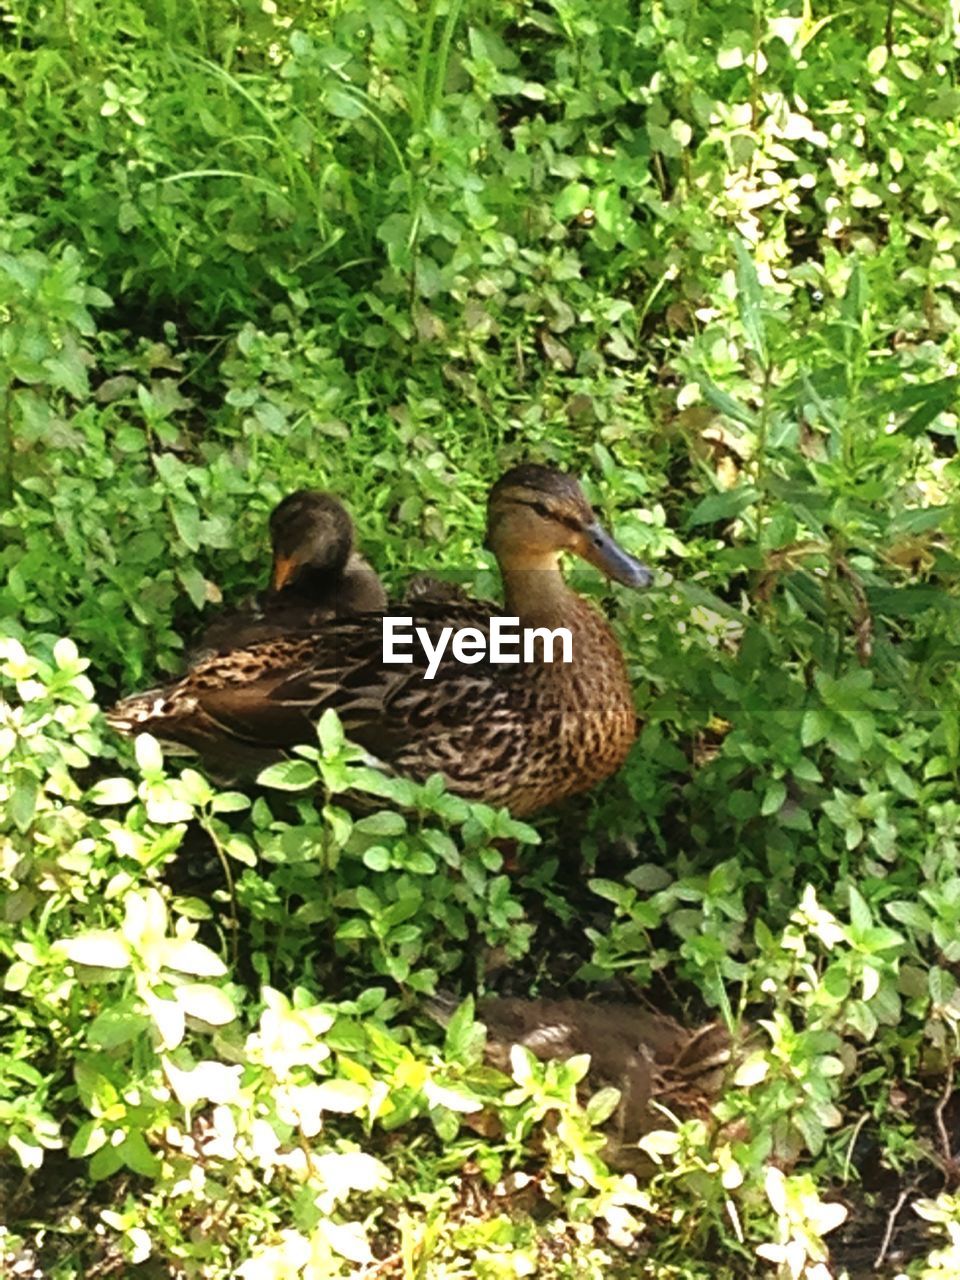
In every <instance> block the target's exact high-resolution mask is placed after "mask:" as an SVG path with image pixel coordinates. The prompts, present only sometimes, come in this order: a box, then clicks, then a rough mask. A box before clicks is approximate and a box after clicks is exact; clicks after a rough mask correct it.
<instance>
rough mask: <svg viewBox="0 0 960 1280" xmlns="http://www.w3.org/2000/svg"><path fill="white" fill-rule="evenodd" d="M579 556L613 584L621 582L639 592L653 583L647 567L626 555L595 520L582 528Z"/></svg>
mask: <svg viewBox="0 0 960 1280" xmlns="http://www.w3.org/2000/svg"><path fill="white" fill-rule="evenodd" d="M580 554H581V555H582V556H583V558H584V560H586V561H587V563H588V564H592V565H594V566H595V567H596V568H597V569H599V570H600V572H601V573H605V574H606V576H607V577H608V578H612V579H613V580H614V582H622V583H623V585H624V586H625V587H635V588H636V589H637V590H638V591H639V590H642V589H643V588H644V587H649V586H650V584H651V583H652V582H653V574H652V573H651V572H650V570H649V569H648V568H647V566H646V565H645V564H641V563H640V561H639V560H634V558H633V556H631V555H628V554H627V552H626V551H624V549H623V547H621V546H619V545H618V544H617V543H616V542H614V540H613V538H611V537H610V534H609V533H607V531H606V529H604V527H603V526H602V525H601V524H600V523H599V522H598V521H596V520H594V522H593V523H592V524H588V525H585V526H584V530H583V549H582V551H581V552H580Z"/></svg>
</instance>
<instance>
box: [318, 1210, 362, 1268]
mask: <svg viewBox="0 0 960 1280" xmlns="http://www.w3.org/2000/svg"><path fill="white" fill-rule="evenodd" d="M317 1231H318V1232H319V1233H320V1234H321V1235H322V1236H323V1237H324V1239H325V1240H326V1242H327V1244H328V1245H329V1246H330V1248H331V1249H332V1250H333V1251H334V1253H338V1254H339V1255H340V1256H341V1258H346V1259H347V1260H348V1262H355V1263H357V1264H358V1265H364V1264H366V1263H370V1262H372V1261H373V1254H372V1252H371V1250H370V1245H369V1243H368V1241H367V1233H366V1232H365V1231H364V1229H363V1226H362V1225H361V1224H360V1223H359V1222H334V1221H333V1219H332V1218H321V1219H320V1221H319V1222H318V1223H317Z"/></svg>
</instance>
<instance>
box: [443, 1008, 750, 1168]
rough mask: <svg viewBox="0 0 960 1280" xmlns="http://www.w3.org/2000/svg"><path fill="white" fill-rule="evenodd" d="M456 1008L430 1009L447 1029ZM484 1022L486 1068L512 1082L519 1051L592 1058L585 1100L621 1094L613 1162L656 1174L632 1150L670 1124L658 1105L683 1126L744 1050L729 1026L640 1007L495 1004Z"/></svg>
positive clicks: (612, 1127)
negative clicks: (607, 1092) (611, 1091)
mask: <svg viewBox="0 0 960 1280" xmlns="http://www.w3.org/2000/svg"><path fill="white" fill-rule="evenodd" d="M456 1004H457V1001H456V1000H455V999H453V998H451V997H450V996H448V995H447V994H445V993H441V994H440V995H438V996H435V997H432V998H431V999H430V1000H428V1001H427V1005H426V1009H427V1012H428V1013H429V1014H430V1016H431V1017H433V1018H435V1019H436V1020H437V1021H438V1022H439V1023H441V1024H442V1025H446V1023H447V1022H449V1020H450V1017H451V1015H452V1013H453V1012H454V1009H455V1008H456ZM477 1017H478V1018H479V1019H480V1020H481V1021H482V1022H483V1023H484V1024H485V1025H486V1029H487V1040H486V1045H485V1047H484V1057H485V1059H486V1061H487V1062H488V1063H489V1064H490V1065H491V1066H494V1067H496V1068H497V1069H498V1070H499V1071H503V1072H504V1073H506V1074H509V1073H510V1049H511V1046H512V1045H515V1044H519V1045H523V1046H524V1047H525V1048H527V1049H529V1050H530V1052H531V1053H532V1054H533V1055H534V1057H536V1058H539V1059H541V1061H544V1062H546V1061H549V1060H551V1059H561V1060H564V1059H567V1058H572V1057H574V1056H575V1055H577V1054H582V1053H586V1054H589V1055H590V1069H589V1073H588V1075H587V1077H586V1079H585V1081H584V1086H583V1089H584V1093H585V1094H586V1095H589V1094H590V1093H594V1092H596V1091H597V1090H598V1089H601V1088H604V1087H607V1086H612V1087H613V1088H615V1089H619V1091H620V1105H619V1107H618V1108H617V1111H616V1112H615V1113H614V1115H613V1117H611V1121H610V1123H609V1125H608V1126H607V1127H606V1132H607V1135H608V1146H607V1149H606V1151H605V1153H604V1155H605V1158H606V1159H607V1160H608V1161H609V1162H610V1163H611V1164H612V1165H614V1166H616V1167H622V1168H632V1169H635V1170H645V1171H649V1162H648V1161H647V1160H646V1159H645V1158H644V1157H643V1156H642V1155H641V1154H640V1153H638V1152H637V1151H636V1150H635V1149H632V1148H634V1144H636V1142H637V1140H638V1139H639V1138H641V1137H642V1136H643V1135H644V1134H645V1133H648V1132H649V1131H650V1130H651V1129H656V1128H662V1127H663V1126H664V1125H665V1124H666V1123H667V1121H666V1120H665V1117H664V1115H663V1112H662V1111H659V1110H658V1109H657V1108H656V1107H654V1106H653V1105H652V1103H654V1102H659V1103H660V1104H661V1105H662V1106H664V1107H666V1108H667V1109H668V1110H669V1111H670V1112H671V1113H673V1114H674V1115H677V1116H679V1117H681V1118H684V1117H686V1116H689V1115H691V1114H696V1113H697V1112H698V1111H700V1110H702V1109H703V1108H704V1107H705V1106H706V1105H707V1104H709V1103H710V1102H711V1101H713V1100H714V1099H715V1098H716V1097H717V1095H718V1094H719V1092H720V1090H721V1088H722V1086H723V1084H724V1081H725V1079H726V1076H727V1072H728V1069H729V1065H730V1061H731V1058H732V1057H734V1056H735V1053H736V1050H737V1046H736V1045H735V1044H734V1041H733V1040H732V1039H731V1036H730V1033H729V1032H728V1031H727V1029H726V1027H724V1026H723V1024H722V1023H719V1022H711V1023H706V1024H704V1025H702V1026H699V1027H696V1028H694V1029H692V1030H691V1029H690V1028H687V1027H684V1026H681V1025H680V1023H679V1022H677V1021H676V1020H675V1019H673V1018H671V1017H669V1016H668V1015H667V1014H663V1013H658V1012H655V1011H654V1010H652V1009H645V1008H642V1007H640V1006H638V1005H632V1004H624V1003H616V1004H600V1003H599V1002H598V1003H593V1002H592V1001H587V1000H525V999H518V998H501V997H496V996H487V997H484V998H483V999H481V1000H478V1002H477ZM744 1034H745V1035H746V1033H744Z"/></svg>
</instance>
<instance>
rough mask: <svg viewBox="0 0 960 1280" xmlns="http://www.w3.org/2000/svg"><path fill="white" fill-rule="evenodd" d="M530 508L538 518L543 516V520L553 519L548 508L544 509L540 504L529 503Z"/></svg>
mask: <svg viewBox="0 0 960 1280" xmlns="http://www.w3.org/2000/svg"><path fill="white" fill-rule="evenodd" d="M530 506H531V507H532V508H533V510H534V511H535V512H536V513H537V515H538V516H543V518H544V520H552V519H553V513H552V512H551V511H550V509H549V508H548V507H545V506H544V505H543V503H542V502H531V503H530Z"/></svg>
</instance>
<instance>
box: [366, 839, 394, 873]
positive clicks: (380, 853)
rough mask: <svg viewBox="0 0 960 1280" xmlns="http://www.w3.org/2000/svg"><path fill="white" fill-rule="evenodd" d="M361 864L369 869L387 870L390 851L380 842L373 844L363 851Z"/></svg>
mask: <svg viewBox="0 0 960 1280" xmlns="http://www.w3.org/2000/svg"><path fill="white" fill-rule="evenodd" d="M363 865H364V866H365V867H369V869H370V870H371V871H389V869H390V851H389V850H388V849H385V848H384V847H383V845H381V844H375V845H374V846H373V847H372V848H370V849H365V850H364V852H363Z"/></svg>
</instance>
